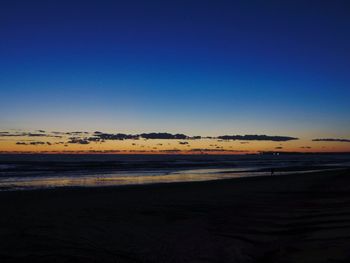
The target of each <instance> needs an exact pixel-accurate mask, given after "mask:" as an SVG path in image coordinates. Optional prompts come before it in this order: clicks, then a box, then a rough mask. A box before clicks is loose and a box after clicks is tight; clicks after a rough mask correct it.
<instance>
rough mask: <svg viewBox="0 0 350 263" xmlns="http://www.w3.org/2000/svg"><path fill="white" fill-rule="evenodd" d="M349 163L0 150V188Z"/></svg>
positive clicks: (349, 159) (348, 162)
mask: <svg viewBox="0 0 350 263" xmlns="http://www.w3.org/2000/svg"><path fill="white" fill-rule="evenodd" d="M346 167H350V155H349V154H282V155H272V154H266V155H261V154H260V155H259V154H256V155H115V154H113V155H102V154H99V155H92V154H91V155H90V154H89V155H78V154H69V155H55V154H21V155H17V154H2V155H0V191H14V190H33V189H46V188H57V187H102V186H122V185H136V184H152V183H172V182H191V181H208V180H220V179H228V178H238V177H248V176H267V175H271V170H272V169H273V170H274V176H282V175H287V174H291V173H308V172H315V171H322V170H331V169H343V168H346Z"/></svg>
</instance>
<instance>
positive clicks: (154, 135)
mask: <svg viewBox="0 0 350 263" xmlns="http://www.w3.org/2000/svg"><path fill="white" fill-rule="evenodd" d="M139 136H140V137H141V138H144V139H161V140H174V139H177V140H179V139H180V140H185V139H188V138H189V137H188V136H187V135H185V134H171V133H166V132H160V133H155V132H152V133H142V134H140V135H139Z"/></svg>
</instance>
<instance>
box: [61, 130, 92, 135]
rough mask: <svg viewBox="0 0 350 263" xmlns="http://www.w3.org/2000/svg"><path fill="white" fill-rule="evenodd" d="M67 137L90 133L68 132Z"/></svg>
mask: <svg viewBox="0 0 350 263" xmlns="http://www.w3.org/2000/svg"><path fill="white" fill-rule="evenodd" d="M65 134H67V135H82V134H89V133H88V132H82V131H75V132H66V133H65Z"/></svg>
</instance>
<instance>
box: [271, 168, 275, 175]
mask: <svg viewBox="0 0 350 263" xmlns="http://www.w3.org/2000/svg"><path fill="white" fill-rule="evenodd" d="M273 175H275V168H271V176H273Z"/></svg>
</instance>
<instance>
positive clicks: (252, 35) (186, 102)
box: [0, 0, 350, 151]
mask: <svg viewBox="0 0 350 263" xmlns="http://www.w3.org/2000/svg"><path fill="white" fill-rule="evenodd" d="M349 14H350V3H349V1H345V0H344V1H337V0H335V1H305V0H303V1H213V0H212V1H203V0H201V1H191V0H190V1H189V0H186V1H179V0H177V1H132V0H131V1H103V0H99V1H97V0H96V1H88V0H84V1H77V0H75V1H74V0H70V1H64V0H59V1H54V0H51V1H50V0H45V1H40V0H36V1H27V0H26V1H24V0H23V1H17V0H8V1H6V0H5V1H2V2H1V6H0V40H1V41H0V91H1V96H0V130H2V131H8V130H9V129H21V130H25V131H27V130H30V131H35V130H37V129H43V130H45V131H47V130H48V131H56V130H58V131H77V130H78V131H89V132H94V131H104V132H111V133H116V132H123V133H132V134H134V133H142V132H170V133H185V134H188V135H190V136H193V135H202V136H219V135H224V134H269V135H286V136H293V137H298V138H300V139H301V141H300V142H298V144H295V145H294V146H293V147H290V148H289V149H290V150H296V149H298V148H300V147H302V146H303V145H305V144H308V143H309V141H311V140H312V139H315V138H336V139H338V138H346V139H350V118H349V116H350V103H349V98H350V74H349V71H350V34H349V30H350V15H349ZM5 139H7V140H6V141H5ZM22 139H23V138H22ZM2 140H4V141H0V144H2V145H3V146H1V145H0V150H9V149H11V145H13V144H14V142H15V141H14V140H12V141H11V142H10V141H9V139H8V138H3V139H2ZM315 143H316V142H315ZM5 144H6V147H5V146H4V145H5ZM325 145H326V146H327V147H328V146H329V145H331V147H333V148H332V149H336V150H342V151H345V150H346V151H348V150H349V151H350V143H346V142H345V143H344V142H337V143H332V142H324V144H319V145H318V146H317V147H316V150H321V149H322V147H325ZM16 147H17V146H16ZM113 147H114V148H118V147H117V146H113ZM240 147H241V146H240ZM240 147H238V146H237V147H236V148H240ZM274 147H278V146H276V145H275V144H274V145H271V147H270V146H269V147H267V148H266V147H265V148H264V147H263V146H261V147H260V148H259V149H267V150H271V149H274ZM114 148H113V149H114ZM330 150H331V149H330Z"/></svg>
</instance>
